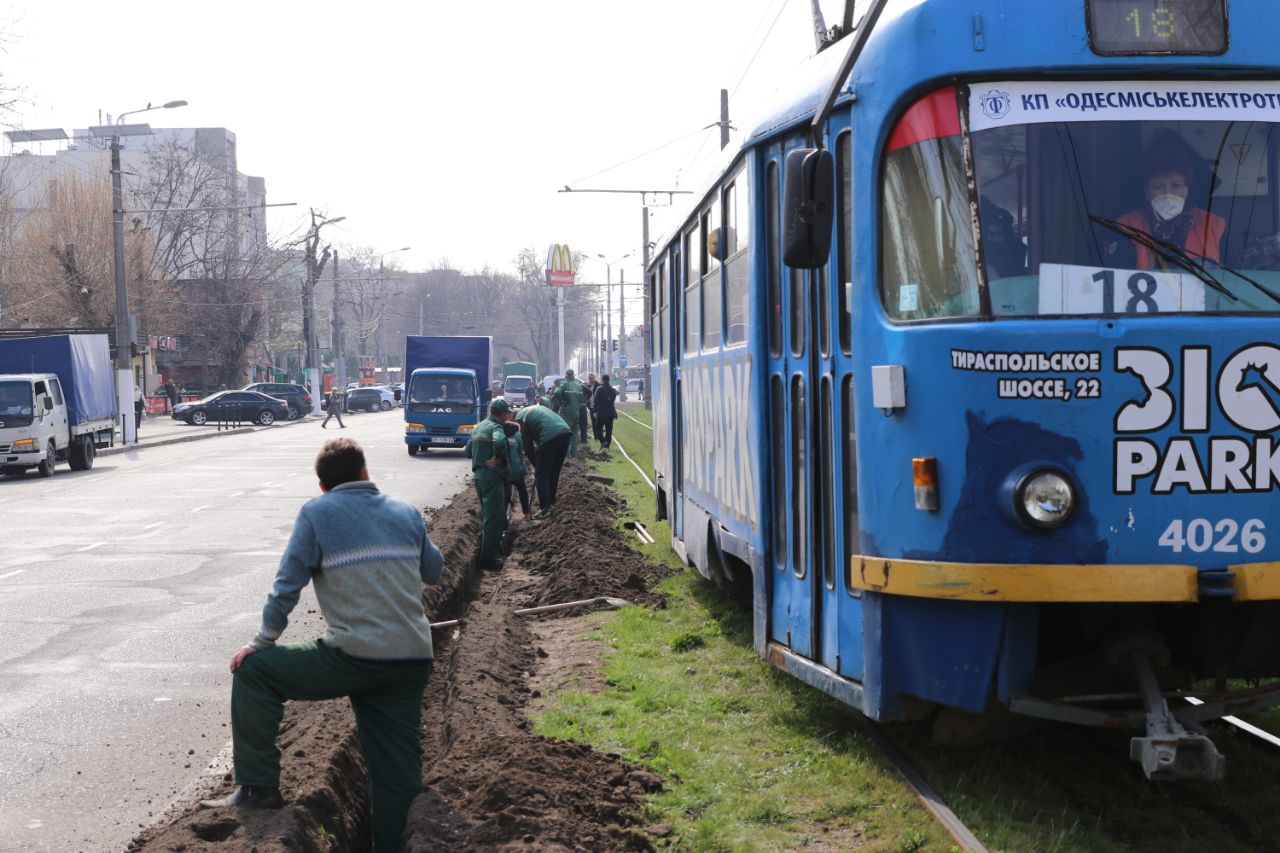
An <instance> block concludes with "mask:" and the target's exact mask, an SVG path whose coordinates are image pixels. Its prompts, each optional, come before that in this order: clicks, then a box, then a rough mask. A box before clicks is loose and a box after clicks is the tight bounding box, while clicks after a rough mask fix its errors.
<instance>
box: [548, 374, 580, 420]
mask: <svg viewBox="0 0 1280 853" xmlns="http://www.w3.org/2000/svg"><path fill="white" fill-rule="evenodd" d="M552 397H553V398H554V399H555V400H556V402H557V403H559V404H560V408H559V411H561V412H571V413H572V414H575V415H576V414H577V413H578V409H580V408H581V407H582V404H583V403H584V402H586V399H587V391H586V389H585V388H583V387H582V383H581V382H579V381H578V380H576V379H566V380H565V381H564V382H562V383H560V387H559V388H557V389H556V393H555V394H553V395H552Z"/></svg>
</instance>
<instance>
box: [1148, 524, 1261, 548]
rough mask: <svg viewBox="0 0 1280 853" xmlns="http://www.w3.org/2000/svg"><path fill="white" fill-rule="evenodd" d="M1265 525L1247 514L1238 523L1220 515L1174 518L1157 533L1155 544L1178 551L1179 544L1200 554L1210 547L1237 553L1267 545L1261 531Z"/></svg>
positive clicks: (1180, 546)
mask: <svg viewBox="0 0 1280 853" xmlns="http://www.w3.org/2000/svg"><path fill="white" fill-rule="evenodd" d="M1266 528H1267V526H1266V525H1265V524H1263V523H1262V519H1260V518H1251V519H1249V520H1248V521H1246V522H1245V523H1244V524H1240V523H1239V522H1237V521H1236V520H1235V519H1234V518H1224V519H1221V520H1219V521H1217V522H1213V521H1210V520H1209V519H1207V518H1193V519H1191V520H1190V521H1185V522H1184V521H1183V520H1182V519H1181V518H1175V519H1174V520H1173V521H1171V522H1169V526H1168V527H1166V528H1165V529H1164V533H1161V534H1160V539H1159V544H1160V545H1161V546H1162V547H1165V548H1170V549H1172V550H1173V553H1175V554H1179V553H1181V552H1182V549H1183V548H1186V549H1188V550H1189V551H1194V552H1195V553H1197V554H1203V553H1204V552H1205V551H1214V552H1216V553H1219V554H1238V553H1240V552H1241V551H1245V552H1246V553H1249V554H1256V553H1258V552H1259V551H1261V550H1262V549H1263V548H1265V547H1267V537H1266V534H1265V533H1263V531H1264V530H1266Z"/></svg>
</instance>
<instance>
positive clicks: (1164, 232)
mask: <svg viewBox="0 0 1280 853" xmlns="http://www.w3.org/2000/svg"><path fill="white" fill-rule="evenodd" d="M1142 171H1143V181H1144V183H1143V190H1144V193H1145V197H1146V204H1145V205H1144V206H1143V207H1141V208H1138V209H1137V210H1131V211H1129V212H1128V213H1126V214H1124V215H1123V216H1121V217H1120V218H1119V222H1120V224H1122V225H1127V226H1128V227H1130V228H1133V229H1135V230H1137V231H1140V232H1142V233H1143V234H1147V235H1150V236H1151V237H1154V238H1155V239H1156V241H1157V242H1158V243H1166V244H1169V245H1171V246H1175V247H1177V248H1178V249H1181V250H1183V251H1184V252H1186V253H1187V254H1188V255H1190V256H1191V258H1192V259H1193V260H1195V261H1197V262H1199V261H1205V260H1208V261H1213V262H1214V263H1216V264H1220V263H1222V235H1223V234H1224V233H1225V232H1226V230H1227V223H1226V221H1225V220H1224V219H1223V218H1222V217H1221V216H1218V215H1217V214H1215V213H1209V212H1208V211H1206V210H1204V209H1202V208H1201V207H1199V206H1197V205H1196V203H1195V202H1194V201H1193V200H1192V194H1191V189H1192V187H1193V185H1194V184H1195V177H1196V169H1195V160H1194V156H1193V154H1192V152H1191V150H1190V148H1189V146H1188V145H1187V144H1186V143H1185V142H1183V141H1182V139H1181V138H1180V137H1178V136H1177V135H1176V134H1174V133H1166V134H1163V135H1161V136H1160V137H1159V138H1157V139H1156V141H1155V142H1154V143H1153V144H1152V145H1151V147H1150V148H1149V149H1148V150H1147V153H1146V155H1145V156H1144V157H1143V170H1142ZM1107 256H1108V259H1109V262H1110V264H1111V265H1112V266H1119V267H1128V268H1130V269H1141V270H1149V269H1157V268H1164V267H1166V266H1167V264H1166V262H1165V261H1164V260H1163V259H1161V258H1160V257H1159V254H1158V253H1156V252H1153V251H1152V250H1151V249H1150V248H1149V247H1147V246H1144V245H1142V244H1141V243H1138V242H1136V241H1131V240H1124V239H1122V238H1118V237H1114V236H1113V237H1112V238H1110V241H1109V243H1108V245H1107Z"/></svg>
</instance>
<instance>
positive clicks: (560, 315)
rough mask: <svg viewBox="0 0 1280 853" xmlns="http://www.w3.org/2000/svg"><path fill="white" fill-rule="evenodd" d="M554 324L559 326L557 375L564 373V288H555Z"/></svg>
mask: <svg viewBox="0 0 1280 853" xmlns="http://www.w3.org/2000/svg"><path fill="white" fill-rule="evenodd" d="M556 323H557V324H558V325H559V331H560V335H559V343H560V346H559V356H560V361H559V363H558V365H557V367H556V372H557V373H563V372H564V288H563V287H558V288H556Z"/></svg>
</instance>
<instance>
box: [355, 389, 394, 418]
mask: <svg viewBox="0 0 1280 853" xmlns="http://www.w3.org/2000/svg"><path fill="white" fill-rule="evenodd" d="M392 405H393V404H392V403H391V402H390V401H388V400H385V399H384V398H383V392H382V391H381V390H380V389H378V388H353V389H351V390H350V391H348V392H347V411H348V412H360V411H365V412H378V411H383V412H385V411H386V410H387V409H390V408H391V406H392Z"/></svg>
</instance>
